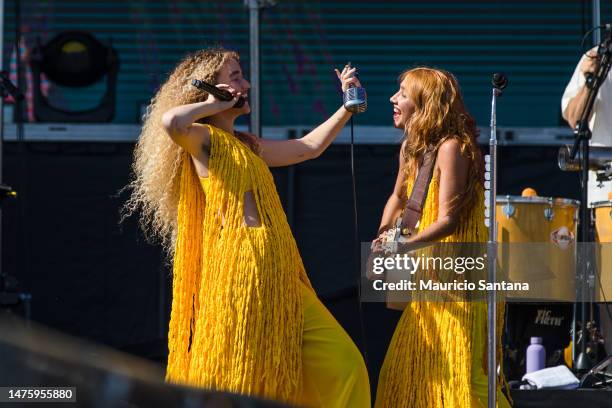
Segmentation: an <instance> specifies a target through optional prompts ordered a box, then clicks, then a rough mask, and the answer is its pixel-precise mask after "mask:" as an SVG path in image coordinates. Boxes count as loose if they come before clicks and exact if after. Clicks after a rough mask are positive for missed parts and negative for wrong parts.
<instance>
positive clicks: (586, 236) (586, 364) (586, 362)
mask: <svg viewBox="0 0 612 408" xmlns="http://www.w3.org/2000/svg"><path fill="white" fill-rule="evenodd" d="M597 54H598V56H599V58H600V63H599V67H598V69H597V72H596V73H594V74H587V76H586V86H587V88H588V89H589V91H588V95H587V101H586V104H585V106H584V109H583V111H582V115H581V116H580V120H579V121H578V123H577V125H576V129H575V131H574V136H575V140H574V145H573V147H572V150H571V152H570V157H571V159H574V158H575V157H576V154H577V153H578V149H580V152H581V157H580V162H581V164H580V166H581V168H580V172H581V173H580V176H581V177H580V178H581V184H582V199H581V217H580V218H581V221H582V223H581V225H580V241H581V242H582V245H581V246H582V250H579V251H578V268H579V276H578V281H579V282H580V292H581V293H580V299H579V301H580V305H581V310H580V320H581V327H580V337H579V338H580V339H581V341H580V354H579V355H578V356H576V352H575V351H574V356H573V357H574V368H575V370H576V372H577V373H579V374H580V373H584V372H586V371H588V370H589V369H590V368H591V367H592V366H593V362H592V361H591V360H590V359H589V357H588V356H587V354H586V344H587V339H588V331H587V328H586V326H587V324H586V323H587V316H586V308H587V306H590V305H587V301H586V299H587V290H586V286H587V282H591V281H589V279H590V278H592V277H593V276H594V274H593V273H594V265H593V259H594V258H593V256H591V255H592V254H590V250H591V247H590V244H588V243H589V242H592V239H591V234H590V227H591V213H590V212H589V206H588V197H589V196H588V182H589V141H590V140H591V137H592V132H591V129H590V128H589V119H590V118H591V114H592V112H593V107H594V105H595V99H596V98H597V94H598V92H599V88H600V87H601V85H602V84H603V82H604V81H605V80H606V78H607V75H608V72H609V71H610V65H611V64H612V31H611V30H610V27H609V26H608V27H607V28H606V36H605V40H604V41H603V42H602V43H601V44H600V45H599V48H598V50H597ZM579 248H580V246H579ZM589 299H590V298H589ZM588 303H591V304H592V299H590V302H588ZM577 308H578V302H575V303H574V324H573V325H574V328H573V330H574V336H575V334H576V313H577ZM574 347H576V343H575V342H574Z"/></svg>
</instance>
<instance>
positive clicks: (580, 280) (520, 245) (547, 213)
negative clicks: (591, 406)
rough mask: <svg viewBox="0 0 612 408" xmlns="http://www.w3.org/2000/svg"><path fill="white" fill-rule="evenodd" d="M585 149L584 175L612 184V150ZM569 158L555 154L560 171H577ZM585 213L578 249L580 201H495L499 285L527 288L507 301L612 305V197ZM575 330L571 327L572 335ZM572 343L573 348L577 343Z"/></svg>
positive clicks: (532, 196) (529, 196)
mask: <svg viewBox="0 0 612 408" xmlns="http://www.w3.org/2000/svg"><path fill="white" fill-rule="evenodd" d="M590 149H591V155H590V158H589V170H591V171H595V172H596V177H597V181H598V182H600V183H601V182H604V181H609V180H612V147H600V146H597V147H596V146H593V147H591V148H590ZM569 152H570V146H563V147H561V149H560V150H559V155H558V164H559V167H560V169H561V170H564V171H579V170H580V169H581V165H580V162H579V161H578V160H575V159H570V155H569ZM589 207H590V210H589V211H590V214H591V220H592V221H591V224H592V225H591V227H592V232H594V234H592V235H591V236H594V239H593V242H590V243H584V244H583V243H580V244H577V242H576V241H579V239H578V238H579V231H578V226H579V223H580V222H581V221H580V220H581V217H580V201H578V200H572V199H567V198H553V197H541V196H538V195H537V192H536V191H535V190H533V189H531V188H526V189H525V190H524V191H523V193H522V195H521V196H512V195H507V196H500V195H498V196H497V199H496V212H497V217H496V219H497V223H498V229H497V242H498V262H499V270H500V273H501V275H502V276H503V278H500V279H508V280H510V281H511V282H529V283H530V290H529V291H528V292H527V293H509V294H508V298H507V300H508V301H510V302H571V303H576V302H578V299H579V298H580V301H581V302H588V304H590V306H591V310H592V305H593V302H612V192H610V193H608V200H605V201H596V202H591V203H590V206H589ZM583 246H584V247H588V248H590V249H591V251H588V252H587V251H584V250H583V248H582V247H583ZM581 253H589V255H588V256H587V257H589V258H590V261H591V264H592V265H593V266H592V268H590V272H589V273H587V271H586V270H585V268H584V266H583V265H585V264H584V263H580V259H579V258H580V256H581V255H580V254H581ZM586 269H589V268H586ZM589 274H590V275H591V276H589ZM581 286H582V287H581ZM581 290H584V292H581ZM585 294H586V296H585ZM574 313H576V309H574ZM591 317H592V316H591ZM574 319H576V316H574ZM588 324H589V325H592V324H593V322H588ZM577 330H579V329H576V327H574V328H573V333H576V331H577ZM568 335H569V333H568ZM572 339H573V344H578V343H577V342H579V341H580V339H576V337H575V336H572ZM609 340H611V341H612V339H609ZM569 363H570V364H571V362H569Z"/></svg>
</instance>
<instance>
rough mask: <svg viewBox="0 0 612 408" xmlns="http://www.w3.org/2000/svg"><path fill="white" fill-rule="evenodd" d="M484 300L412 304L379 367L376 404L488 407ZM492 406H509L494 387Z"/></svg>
mask: <svg viewBox="0 0 612 408" xmlns="http://www.w3.org/2000/svg"><path fill="white" fill-rule="evenodd" d="M486 310H487V307H486V304H485V303H484V302H412V303H411V304H409V305H408V307H406V310H404V313H403V314H402V317H401V319H400V321H399V323H398V325H397V328H396V330H395V333H394V335H393V338H392V340H391V344H390V346H389V349H388V350H387V355H386V356H385V361H384V363H383V366H382V368H381V371H380V375H379V380H378V389H377V393H376V403H375V407H376V408H403V407H405V408H408V407H410V408H484V407H486V406H487V395H488V389H487V375H486V349H487V330H486V328H487V322H486V318H487V313H486ZM497 406H498V407H499V408H509V407H510V404H509V403H508V401H507V400H506V398H505V396H504V395H503V394H502V392H501V389H499V387H498V392H497Z"/></svg>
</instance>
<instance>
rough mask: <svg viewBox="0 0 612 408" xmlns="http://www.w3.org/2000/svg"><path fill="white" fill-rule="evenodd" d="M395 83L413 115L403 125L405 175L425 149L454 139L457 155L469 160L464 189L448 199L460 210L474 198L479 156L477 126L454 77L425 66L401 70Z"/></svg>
mask: <svg viewBox="0 0 612 408" xmlns="http://www.w3.org/2000/svg"><path fill="white" fill-rule="evenodd" d="M399 82H400V83H403V84H404V86H405V92H406V94H407V96H408V97H409V98H410V100H411V101H412V103H414V105H415V111H414V114H413V115H412V116H411V118H410V120H409V121H408V122H407V123H406V124H405V127H404V140H405V143H404V148H403V151H402V155H403V157H404V158H405V163H406V166H405V169H406V176H408V177H410V176H414V174H415V173H416V170H417V168H418V164H419V160H420V159H421V158H422V157H423V154H424V153H425V152H426V151H427V150H428V149H432V148H433V149H435V150H437V149H438V148H439V147H440V146H441V145H442V143H443V142H444V141H446V140H448V139H456V140H457V141H458V142H459V144H460V147H461V154H462V155H463V156H464V157H466V158H468V159H469V160H470V166H469V170H468V179H467V186H466V190H465V192H464V193H463V194H462V195H461V196H459V197H455V198H454V199H453V200H452V203H451V208H453V210H454V211H459V212H461V211H462V210H463V209H466V208H471V207H472V206H473V205H474V204H475V201H476V200H478V194H477V189H479V188H480V187H481V186H482V179H483V163H482V155H481V153H480V150H479V148H478V146H477V144H476V137H477V136H478V128H477V127H476V121H475V120H474V118H473V117H472V116H471V115H470V114H469V113H468V111H467V108H466V107H465V103H464V102H463V97H462V96H461V90H460V88H459V84H458V82H457V79H456V78H455V76H454V75H453V74H451V73H450V72H447V71H444V70H441V69H434V68H429V67H417V68H413V69H409V70H407V71H404V72H403V73H402V74H401V75H400V77H399Z"/></svg>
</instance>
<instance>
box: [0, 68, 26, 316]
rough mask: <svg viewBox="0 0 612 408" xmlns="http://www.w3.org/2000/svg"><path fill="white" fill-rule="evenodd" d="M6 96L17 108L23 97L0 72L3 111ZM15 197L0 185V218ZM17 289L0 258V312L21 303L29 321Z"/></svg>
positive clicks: (0, 133) (0, 126)
mask: <svg viewBox="0 0 612 408" xmlns="http://www.w3.org/2000/svg"><path fill="white" fill-rule="evenodd" d="M8 95H11V96H12V97H13V99H14V100H15V103H16V105H17V106H19V105H18V103H19V102H20V101H22V100H23V99H24V95H23V94H22V93H21V92H20V91H19V89H18V88H17V87H16V86H15V85H14V84H13V83H12V82H11V80H10V79H9V75H8V73H7V72H6V71H0V110H3V106H4V103H3V102H4V98H5V97H7V96H8ZM3 113H4V112H3V111H0V144H2V143H3V142H4V114H3ZM2 151H3V150H2V146H1V145H0V166H2ZM0 170H1V169H0ZM1 174H2V172H1V171H0V178H1ZM0 182H1V180H0ZM15 197H17V193H16V192H15V191H14V190H13V189H12V188H11V187H10V186H7V185H4V184H1V183H0V216H1V215H2V211H1V209H2V204H3V202H4V199H6V198H15ZM0 226H1V223H0ZM0 233H1V228H0ZM1 243H2V241H1V240H0V245H1ZM1 253H2V251H1V248H0V254H1ZM18 287H19V284H18V282H17V279H16V278H15V277H13V276H11V275H9V274H8V273H5V272H4V271H3V270H2V257H1V256H0V311H3V310H2V309H5V308H6V309H7V310H9V309H10V308H13V307H16V306H18V305H19V304H20V303H23V305H24V309H25V310H24V314H25V316H24V317H25V318H26V320H28V321H29V320H30V317H31V306H30V300H31V296H30V294H28V293H19V292H18Z"/></svg>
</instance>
